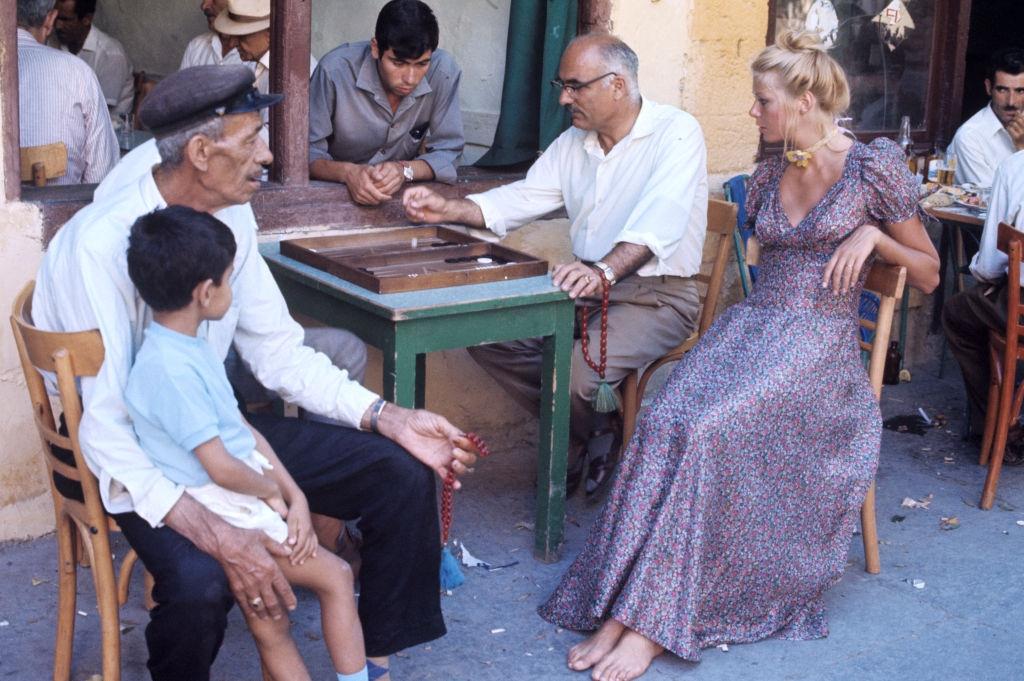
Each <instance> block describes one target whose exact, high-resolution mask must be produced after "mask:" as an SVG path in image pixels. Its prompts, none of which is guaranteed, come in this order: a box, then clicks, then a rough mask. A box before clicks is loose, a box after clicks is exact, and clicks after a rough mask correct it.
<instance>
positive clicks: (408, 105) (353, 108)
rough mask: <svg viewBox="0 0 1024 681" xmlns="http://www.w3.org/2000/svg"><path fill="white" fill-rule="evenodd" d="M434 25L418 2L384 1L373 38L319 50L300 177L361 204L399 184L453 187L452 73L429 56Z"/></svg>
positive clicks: (450, 62) (459, 135)
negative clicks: (325, 183) (330, 184)
mask: <svg viewBox="0 0 1024 681" xmlns="http://www.w3.org/2000/svg"><path fill="white" fill-rule="evenodd" d="M437 43H438V26H437V19H436V18H435V17H434V13H433V12H432V11H431V10H430V8H429V7H428V6H427V5H426V4H424V3H423V2H420V0H391V2H389V3H388V4H386V5H384V7H383V8H382V9H381V11H380V14H379V15H378V16H377V26H376V29H375V31H374V37H373V38H372V39H371V40H369V41H368V42H359V43H346V44H344V45H341V46H339V47H337V48H335V49H334V50H331V51H330V52H328V53H327V54H326V55H325V56H324V58H323V59H322V60H321V61H320V65H319V66H318V67H317V69H316V71H315V72H314V73H313V78H312V80H311V81H310V84H309V174H310V176H311V177H312V178H313V179H317V180H330V181H334V182H343V183H345V184H346V185H347V186H348V190H349V193H350V194H351V196H352V199H353V200H354V201H355V202H357V203H361V204H364V205H378V204H380V203H383V202H384V201H387V200H388V199H390V198H391V197H392V196H394V195H395V193H396V192H397V191H399V190H400V189H401V188H402V185H403V184H405V183H406V182H411V181H414V180H438V181H440V182H447V183H454V182H455V179H456V172H455V165H456V163H457V162H458V159H459V157H460V156H461V155H462V147H463V145H464V144H465V137H464V134H463V129H462V113H461V111H460V110H459V79H460V77H461V75H462V72H461V70H460V69H459V66H458V64H456V63H455V60H454V59H453V58H452V56H451V55H450V54H448V53H447V52H445V51H444V50H439V49H437Z"/></svg>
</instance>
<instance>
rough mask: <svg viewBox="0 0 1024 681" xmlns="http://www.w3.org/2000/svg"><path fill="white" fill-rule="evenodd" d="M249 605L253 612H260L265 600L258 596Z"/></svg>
mask: <svg viewBox="0 0 1024 681" xmlns="http://www.w3.org/2000/svg"><path fill="white" fill-rule="evenodd" d="M249 605H251V606H252V608H253V610H259V609H260V608H262V607H263V599H262V598H260V597H259V596H257V597H256V598H254V599H252V600H251V601H249Z"/></svg>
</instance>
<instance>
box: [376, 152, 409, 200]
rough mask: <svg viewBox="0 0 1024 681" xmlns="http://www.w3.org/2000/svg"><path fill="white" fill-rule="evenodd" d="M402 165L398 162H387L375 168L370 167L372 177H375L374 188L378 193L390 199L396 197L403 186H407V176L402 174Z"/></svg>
mask: <svg viewBox="0 0 1024 681" xmlns="http://www.w3.org/2000/svg"><path fill="white" fill-rule="evenodd" d="M403 170H404V168H402V164H401V163H398V162H397V161H385V162H383V163H378V164H377V165H375V166H370V176H371V177H373V183H374V186H375V187H377V191H379V192H380V193H382V194H387V196H388V198H391V197H392V196H394V195H395V192H397V191H398V190H399V189H401V188H402V185H403V184H405V175H403V174H402V171H403Z"/></svg>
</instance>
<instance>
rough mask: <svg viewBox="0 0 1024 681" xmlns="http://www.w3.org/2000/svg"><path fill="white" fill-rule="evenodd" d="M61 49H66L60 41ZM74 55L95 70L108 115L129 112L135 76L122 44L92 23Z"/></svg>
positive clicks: (133, 94)
mask: <svg viewBox="0 0 1024 681" xmlns="http://www.w3.org/2000/svg"><path fill="white" fill-rule="evenodd" d="M61 49H62V50H64V51H65V52H67V51H68V48H67V47H64V46H63V45H62V46H61ZM77 56H78V58H79V59H81V60H82V61H84V62H85V63H86V64H88V65H89V67H90V68H91V69H92V70H93V71H94V72H95V73H96V78H97V79H98V80H99V81H100V87H102V88H103V95H104V96H105V97H106V98H107V106H108V107H110V113H111V115H112V116H117V115H119V114H123V113H128V112H130V111H131V110H132V102H133V101H134V100H135V77H134V76H133V75H132V62H131V60H130V59H128V54H127V53H126V52H125V51H124V46H123V45H121V43H120V42H119V41H118V40H117V39H116V38H114V37H111V36H109V35H107V34H106V33H104V32H103V31H101V30H100V29H98V28H96V25H95V24H93V26H91V27H90V28H89V35H87V36H86V37H85V42H84V43H83V44H82V49H81V50H79V51H78V55H77Z"/></svg>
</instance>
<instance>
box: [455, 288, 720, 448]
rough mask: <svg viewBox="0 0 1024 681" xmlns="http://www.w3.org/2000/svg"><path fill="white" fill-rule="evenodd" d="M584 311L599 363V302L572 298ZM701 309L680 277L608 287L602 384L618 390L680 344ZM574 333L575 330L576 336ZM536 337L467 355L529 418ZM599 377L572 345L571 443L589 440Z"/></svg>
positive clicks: (536, 379)
mask: <svg viewBox="0 0 1024 681" xmlns="http://www.w3.org/2000/svg"><path fill="white" fill-rule="evenodd" d="M581 304H585V305H586V307H587V310H588V315H587V335H588V336H589V342H588V346H589V347H588V352H589V355H590V357H591V359H592V360H593V361H594V363H595V364H597V363H599V362H600V343H601V315H600V309H601V305H600V299H593V298H588V299H584V300H577V301H576V305H577V324H578V320H579V310H578V308H579V306H580V305H581ZM699 308H700V297H699V293H698V291H697V284H696V282H695V281H694V280H693V279H689V278H683V277H639V276H636V275H632V276H629V277H626V278H625V279H623V280H622V281H620V282H618V283H616V284H615V285H614V286H612V288H611V292H610V294H609V305H608V364H607V368H606V370H605V380H607V381H608V382H609V383H610V384H611V385H612V386H617V385H618V384H619V383H620V382H621V381H622V380H623V379H624V378H626V376H628V375H629V372H630V371H635V370H636V369H638V368H641V367H644V366H646V365H647V364H650V363H651V362H653V361H654V360H656V359H658V358H659V357H661V356H663V355H664V354H665V353H667V352H668V351H669V350H671V349H672V348H674V347H676V346H677V345H679V344H680V343H681V342H683V341H684V340H685V339H686V338H687V337H688V336H689V335H690V334H691V333H692V332H693V330H694V329H695V328H696V324H697V315H698V311H699ZM578 335H579V329H577V336H578ZM541 344H542V339H540V338H528V339H525V340H518V341H512V342H508V343H494V344H491V345H481V346H477V347H474V348H469V354H470V355H471V356H472V357H473V359H475V360H476V361H477V363H478V364H480V366H482V367H483V368H484V369H486V370H487V372H488V373H490V374H491V375H492V376H494V378H495V379H496V380H497V381H498V383H499V384H500V385H501V386H502V387H503V388H504V389H505V390H506V391H507V392H508V393H509V395H511V396H512V398H513V399H515V401H516V402H518V403H519V404H520V405H522V406H523V407H524V408H525V409H527V410H528V411H529V412H530V413H531V414H537V412H538V410H539V408H540V378H541ZM599 383H600V378H599V377H598V375H597V372H595V371H594V370H593V369H591V368H590V367H589V366H588V365H587V363H586V362H585V361H584V360H583V350H582V344H581V343H580V341H579V340H578V339H577V340H576V342H575V343H574V344H573V350H572V365H571V372H570V403H571V411H570V432H571V435H572V437H571V445H574V446H576V447H579V446H580V445H582V444H583V443H586V442H587V440H588V439H589V437H590V432H591V430H592V424H593V422H594V412H593V409H592V405H591V400H592V399H593V396H594V392H595V391H596V390H597V386H598V384H599Z"/></svg>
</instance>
